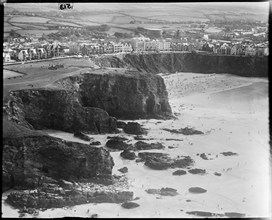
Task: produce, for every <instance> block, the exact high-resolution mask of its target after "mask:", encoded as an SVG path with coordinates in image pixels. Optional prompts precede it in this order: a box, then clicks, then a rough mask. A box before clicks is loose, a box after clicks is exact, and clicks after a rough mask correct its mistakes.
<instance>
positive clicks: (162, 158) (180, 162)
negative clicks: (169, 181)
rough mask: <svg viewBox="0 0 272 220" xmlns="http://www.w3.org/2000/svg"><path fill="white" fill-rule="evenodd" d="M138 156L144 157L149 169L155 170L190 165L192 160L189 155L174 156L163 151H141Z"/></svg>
mask: <svg viewBox="0 0 272 220" xmlns="http://www.w3.org/2000/svg"><path fill="white" fill-rule="evenodd" d="M138 157H140V158H141V159H144V160H145V161H146V162H145V165H146V166H148V167H149V168H151V169H155V170H166V169H168V168H185V167H187V166H191V165H192V164H193V163H194V161H193V160H192V159H191V158H190V157H189V156H185V157H184V158H182V159H180V158H175V159H172V158H170V157H169V154H165V153H151V152H141V153H139V154H138Z"/></svg>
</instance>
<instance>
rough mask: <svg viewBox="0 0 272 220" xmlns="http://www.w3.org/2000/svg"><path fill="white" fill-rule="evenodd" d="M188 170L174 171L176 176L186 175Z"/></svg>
mask: <svg viewBox="0 0 272 220" xmlns="http://www.w3.org/2000/svg"><path fill="white" fill-rule="evenodd" d="M186 173H187V172H186V171H185V170H176V171H175V172H173V173H172V175H174V176H181V175H185V174H186Z"/></svg>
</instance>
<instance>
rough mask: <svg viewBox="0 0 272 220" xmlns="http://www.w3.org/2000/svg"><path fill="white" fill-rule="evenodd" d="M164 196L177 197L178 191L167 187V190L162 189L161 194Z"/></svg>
mask: <svg viewBox="0 0 272 220" xmlns="http://www.w3.org/2000/svg"><path fill="white" fill-rule="evenodd" d="M160 194H161V195H162V196H176V195H178V193H177V190H176V189H173V188H170V187H166V188H161V193H160Z"/></svg>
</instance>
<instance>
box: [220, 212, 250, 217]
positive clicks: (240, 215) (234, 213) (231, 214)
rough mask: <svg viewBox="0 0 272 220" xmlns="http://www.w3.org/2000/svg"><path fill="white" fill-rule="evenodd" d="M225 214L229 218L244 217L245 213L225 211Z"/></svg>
mask: <svg viewBox="0 0 272 220" xmlns="http://www.w3.org/2000/svg"><path fill="white" fill-rule="evenodd" d="M225 215H226V216H227V217H229V218H244V217H245V216H246V215H245V214H244V213H239V212H225Z"/></svg>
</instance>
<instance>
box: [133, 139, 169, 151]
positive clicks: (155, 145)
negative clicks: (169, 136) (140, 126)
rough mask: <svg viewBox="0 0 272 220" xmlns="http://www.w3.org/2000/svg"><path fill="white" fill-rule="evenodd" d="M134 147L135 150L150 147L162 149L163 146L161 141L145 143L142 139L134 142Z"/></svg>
mask: <svg viewBox="0 0 272 220" xmlns="http://www.w3.org/2000/svg"><path fill="white" fill-rule="evenodd" d="M134 147H135V148H136V149H137V150H152V149H164V148H165V146H163V145H162V144H161V143H151V144H149V143H146V142H143V141H137V142H136V143H135V144H134Z"/></svg>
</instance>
